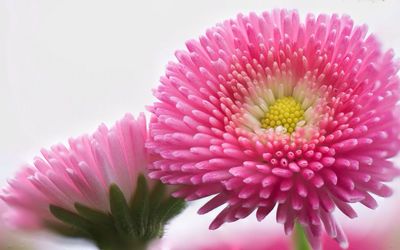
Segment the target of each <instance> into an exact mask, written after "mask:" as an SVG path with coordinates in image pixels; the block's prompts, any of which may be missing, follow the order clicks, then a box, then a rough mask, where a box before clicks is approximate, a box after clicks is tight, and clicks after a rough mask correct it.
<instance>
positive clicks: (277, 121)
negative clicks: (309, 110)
mask: <svg viewBox="0 0 400 250" xmlns="http://www.w3.org/2000/svg"><path fill="white" fill-rule="evenodd" d="M268 108H269V110H268V112H267V113H266V114H265V117H264V118H262V119H261V127H262V128H265V129H268V128H276V127H278V126H282V127H284V128H285V129H286V131H287V132H288V133H292V132H293V131H294V130H295V129H296V125H297V123H298V122H299V121H301V120H304V109H303V108H302V107H301V104H300V103H299V102H298V101H296V100H295V99H294V98H293V97H291V96H286V97H282V98H279V99H278V100H276V101H275V103H274V104H272V105H271V106H269V107H268Z"/></svg>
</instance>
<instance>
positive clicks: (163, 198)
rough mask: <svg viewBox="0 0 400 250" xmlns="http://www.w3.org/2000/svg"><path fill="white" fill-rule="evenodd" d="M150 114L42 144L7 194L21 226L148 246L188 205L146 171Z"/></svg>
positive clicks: (112, 245)
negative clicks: (66, 143) (44, 146)
mask: <svg viewBox="0 0 400 250" xmlns="http://www.w3.org/2000/svg"><path fill="white" fill-rule="evenodd" d="M146 138H147V128H146V121H145V117H144V115H141V116H139V118H138V119H137V120H136V119H134V118H133V116H131V115H126V116H125V117H124V118H123V119H121V120H119V121H118V122H117V123H116V124H115V125H114V126H113V127H112V128H110V129H108V128H107V127H106V126H105V125H101V126H100V127H99V128H98V130H97V131H96V132H95V133H94V134H93V135H83V136H80V137H78V138H75V139H70V140H69V147H66V146H64V145H61V144H59V145H55V146H53V147H51V150H46V149H43V150H41V153H42V155H43V156H42V157H36V158H35V159H34V162H33V165H30V164H28V165H26V166H25V167H24V168H23V170H22V171H20V172H19V173H18V174H17V176H16V178H15V179H13V180H11V181H9V186H8V187H7V188H6V189H5V190H4V192H3V194H2V196H1V197H2V199H3V200H4V201H5V202H6V203H8V205H9V206H10V207H12V208H13V210H12V211H11V212H12V213H13V214H12V216H10V218H11V220H10V221H11V222H13V223H14V224H15V225H16V226H18V227H20V228H29V229H34V228H48V229H52V230H54V231H56V232H57V233H60V234H67V235H69V236H77V237H84V238H88V239H90V240H93V241H94V242H95V243H96V244H97V245H98V246H99V247H100V248H102V249H103V248H104V249H130V248H131V246H135V247H139V245H140V247H144V245H147V242H148V241H149V240H151V239H153V238H156V237H159V236H160V235H161V234H162V232H163V226H164V224H165V223H166V221H167V220H169V219H170V218H171V217H172V216H174V215H176V213H178V212H179V210H180V209H181V208H182V206H183V202H182V201H181V200H178V199H175V198H172V197H170V196H169V195H168V194H169V192H170V191H169V190H167V189H166V187H165V185H163V184H161V183H160V182H158V183H155V182H153V181H151V182H150V183H148V181H147V180H146V178H145V177H144V174H146V167H147V165H148V161H149V156H148V154H147V150H146V149H145V147H144V143H145V141H146Z"/></svg>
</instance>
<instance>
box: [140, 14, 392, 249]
mask: <svg viewBox="0 0 400 250" xmlns="http://www.w3.org/2000/svg"><path fill="white" fill-rule="evenodd" d="M186 46H187V51H178V52H176V57H177V59H178V62H176V63H175V62H171V63H170V64H169V65H168V67H167V72H166V75H165V76H164V77H162V78H161V83H162V84H161V85H160V86H159V87H158V89H156V91H155V96H156V97H157V98H158V100H159V101H158V102H156V103H155V104H154V105H153V106H152V107H151V112H152V113H153V117H152V119H151V122H150V126H149V127H150V138H149V142H148V143H147V146H148V148H149V149H150V150H151V152H152V153H154V154H155V155H159V156H161V157H160V158H159V159H156V160H155V161H154V162H153V164H152V166H151V170H150V171H151V173H150V176H151V177H152V178H156V179H160V180H161V181H162V182H164V183H168V184H172V185H179V187H180V190H179V191H177V192H176V193H175V195H176V196H177V197H184V198H186V199H188V200H194V199H199V198H202V197H206V196H209V195H215V196H214V197H213V198H212V199H211V200H210V201H209V202H207V203H206V204H205V205H204V206H203V207H202V208H201V209H200V211H199V212H200V213H206V212H208V211H210V210H213V209H214V208H216V207H219V206H221V205H224V204H226V207H225V208H224V209H223V210H222V212H220V214H219V215H218V216H217V217H216V218H215V220H214V221H213V222H212V224H211V226H210V228H212V229H215V228H218V227H219V226H221V225H222V224H223V223H224V222H232V221H236V220H238V219H241V218H244V217H247V216H248V215H249V214H251V213H252V212H253V211H255V210H256V215H257V218H258V219H259V220H262V219H263V218H264V217H265V216H266V215H268V214H269V213H270V212H271V211H272V210H273V208H274V207H277V212H276V213H277V216H276V217H277V221H278V222H280V223H283V224H284V227H285V231H286V232H287V233H289V232H291V231H292V229H293V225H294V224H295V222H299V223H301V224H302V225H304V227H305V229H306V231H307V233H308V236H309V240H310V242H311V243H313V246H314V248H318V247H319V242H320V240H319V239H320V235H321V233H322V230H323V229H325V231H326V232H327V233H328V234H329V236H330V237H332V238H335V239H336V240H337V241H338V242H340V244H341V245H342V246H343V247H345V246H347V240H346V236H345V235H344V233H343V231H342V229H341V227H340V226H339V225H338V223H337V222H336V221H335V220H334V218H333V216H332V212H333V210H334V209H335V208H338V209H339V210H341V211H342V212H343V213H344V214H346V215H347V216H349V217H351V218H353V217H356V212H355V211H354V210H353V208H352V207H351V206H350V203H355V202H360V203H362V204H363V205H365V206H367V207H369V208H375V207H376V206H377V202H376V201H375V199H374V197H373V196H372V195H371V194H374V195H378V196H383V197H387V196H389V195H390V194H391V189H390V188H389V187H388V186H386V185H385V184H384V182H388V181H391V180H392V179H393V178H394V177H395V176H397V175H398V170H397V169H396V168H395V167H394V164H393V163H392V162H391V160H390V158H391V157H393V156H395V155H396V154H397V153H398V151H399V146H400V144H399V142H400V140H399V132H400V131H399V130H400V120H399V115H398V114H399V112H398V110H399V109H398V105H396V103H397V102H398V101H399V95H400V93H399V78H398V76H397V75H396V73H397V70H398V64H396V63H394V62H393V51H392V50H389V51H387V52H382V51H381V48H380V44H379V42H378V41H377V39H376V38H375V37H374V36H373V35H367V27H366V26H355V25H354V24H353V21H352V20H351V19H350V18H349V17H348V16H342V17H339V16H338V15H336V14H333V15H331V16H328V15H319V16H317V17H314V16H313V15H312V14H309V15H307V17H306V19H305V21H304V22H302V21H301V20H300V18H299V16H298V13H297V12H296V11H286V10H275V11H273V12H272V13H270V12H264V13H262V15H257V14H254V13H251V14H250V15H248V16H245V15H241V14H240V15H238V16H237V18H236V19H233V20H227V21H224V22H223V23H221V24H218V25H217V26H216V27H213V28H211V29H208V30H207V32H206V34H205V35H204V36H201V37H200V39H199V41H196V40H190V41H188V42H187V43H186Z"/></svg>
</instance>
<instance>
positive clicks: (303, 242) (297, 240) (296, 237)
mask: <svg viewBox="0 0 400 250" xmlns="http://www.w3.org/2000/svg"><path fill="white" fill-rule="evenodd" d="M293 241H294V249H295V250H311V247H310V245H309V244H308V241H307V237H306V234H305V232H304V229H303V227H302V226H301V225H300V224H299V223H296V225H295V230H294V234H293Z"/></svg>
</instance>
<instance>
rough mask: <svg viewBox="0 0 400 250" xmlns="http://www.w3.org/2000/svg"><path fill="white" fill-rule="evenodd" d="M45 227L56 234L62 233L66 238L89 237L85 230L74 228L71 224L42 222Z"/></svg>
mask: <svg viewBox="0 0 400 250" xmlns="http://www.w3.org/2000/svg"><path fill="white" fill-rule="evenodd" d="M44 224H45V226H46V228H47V229H48V230H50V231H52V232H54V233H56V234H59V235H62V236H64V237H68V238H86V239H87V238H91V235H90V234H88V233H87V232H84V231H82V230H81V229H79V228H76V227H74V226H71V225H66V224H61V223H54V222H50V221H45V222H44Z"/></svg>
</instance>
